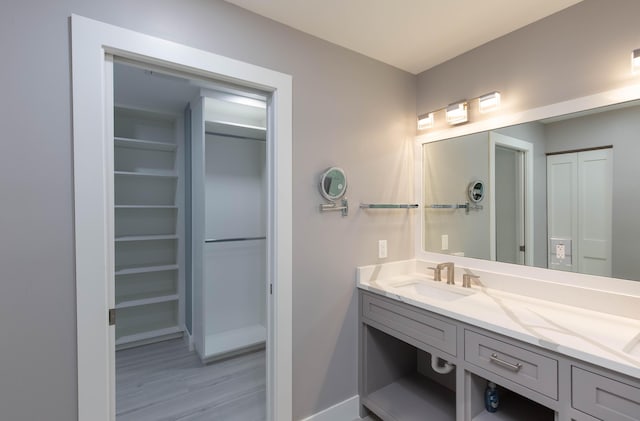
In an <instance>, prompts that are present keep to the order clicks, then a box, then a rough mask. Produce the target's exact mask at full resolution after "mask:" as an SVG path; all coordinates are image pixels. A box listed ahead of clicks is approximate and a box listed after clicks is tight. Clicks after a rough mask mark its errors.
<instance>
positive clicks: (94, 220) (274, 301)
mask: <svg viewBox="0 0 640 421" xmlns="http://www.w3.org/2000/svg"><path fill="white" fill-rule="evenodd" d="M71 30H72V31H71V32H72V39H71V41H72V44H71V48H72V79H73V80H72V83H73V147H74V150H73V152H74V199H75V206H74V209H75V258H76V263H75V269H76V273H75V276H76V305H77V342H78V347H77V352H78V419H79V421H112V420H114V419H115V395H114V391H115V389H114V378H115V371H114V361H113V357H114V349H115V329H114V328H113V327H109V326H108V318H107V314H108V309H109V308H110V306H113V287H112V285H113V282H114V281H113V279H114V273H113V271H114V267H113V220H114V218H113V204H114V203H113V172H112V165H113V163H112V159H113V158H112V156H113V137H112V131H113V127H112V118H113V108H112V104H110V103H109V102H110V99H109V97H110V95H109V90H112V89H113V81H112V77H111V75H110V72H111V69H112V68H111V65H112V63H111V62H109V61H108V60H107V56H108V55H115V56H118V57H124V58H129V59H134V60H136V61H139V62H141V63H148V64H157V65H160V66H163V67H166V68H168V69H173V70H178V71H182V72H187V73H190V74H193V75H197V76H203V77H207V78H212V79H215V80H219V81H223V82H233V83H236V84H240V85H244V86H247V87H251V88H257V89H260V90H263V91H265V92H270V93H271V98H270V101H269V105H270V110H271V112H270V115H269V124H270V126H269V127H270V128H271V129H272V130H269V133H270V138H269V139H268V142H267V148H268V152H267V161H268V163H267V166H268V180H269V181H268V184H269V187H268V196H269V199H268V201H269V220H268V226H267V238H268V239H269V241H268V246H267V247H268V250H269V252H268V254H269V256H268V259H269V262H268V276H269V277H270V279H271V280H272V283H273V295H271V296H270V300H269V306H268V309H267V312H268V329H267V330H268V333H267V419H269V420H273V421H275V420H288V419H289V420H290V419H291V417H292V363H291V356H292V181H291V180H292V79H291V76H289V75H286V74H283V73H279V72H275V71H272V70H268V69H265V68H262V67H258V66H254V65H251V64H247V63H243V62H240V61H237V60H232V59H229V58H226V57H222V56H219V55H216V54H213V53H209V52H206V51H202V50H198V49H195V48H191V47H188V46H185V45H181V44H177V43H174V42H170V41H166V40H162V39H159V38H155V37H151V36H148V35H144V34H141V33H138V32H134V31H131V30H127V29H123V28H119V27H116V26H112V25H108V24H105V23H102V22H98V21H95V20H91V19H87V18H84V17H81V16H77V15H72V16H71ZM109 108H110V109H109Z"/></svg>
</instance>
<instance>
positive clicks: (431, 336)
mask: <svg viewBox="0 0 640 421" xmlns="http://www.w3.org/2000/svg"><path fill="white" fill-rule="evenodd" d="M362 315H363V316H364V317H365V318H367V319H369V320H372V321H375V322H378V323H380V324H383V325H385V326H387V327H389V328H391V329H393V330H395V331H398V332H400V333H403V334H405V335H407V336H409V337H411V338H413V339H415V340H417V341H420V342H422V343H424V344H427V345H430V346H432V347H434V348H437V349H439V350H441V351H444V352H446V353H448V354H450V355H453V356H455V355H456V329H457V327H456V325H454V324H452V323H448V322H445V321H443V320H440V319H438V318H435V317H431V316H429V315H427V314H426V311H421V310H419V309H417V310H412V309H411V308H408V306H405V305H403V304H400V303H394V302H392V301H390V300H386V299H382V298H378V297H373V296H370V295H366V294H363V295H362Z"/></svg>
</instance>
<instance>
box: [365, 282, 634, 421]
mask: <svg viewBox="0 0 640 421" xmlns="http://www.w3.org/2000/svg"><path fill="white" fill-rule="evenodd" d="M359 297H360V367H359V371H360V378H359V393H360V402H361V416H365V415H367V414H370V413H374V414H375V415H377V416H378V417H379V418H381V419H382V420H385V421H387V420H393V421H400V420H416V421H417V420H427V419H428V420H438V421H440V420H451V421H598V420H601V421H640V381H638V379H634V378H630V377H627V376H623V375H619V374H616V373H613V372H611V371H609V370H606V369H603V368H600V367H594V366H591V365H590V364H586V363H583V362H580V361H577V360H574V359H572V358H569V357H567V356H564V355H562V354H558V353H554V352H551V351H548V350H546V349H542V348H539V347H536V346H533V345H529V344H526V343H523V342H520V341H518V340H516V339H513V338H510V337H506V336H504V335H499V334H495V333H493V332H489V331H486V330H484V329H480V328H478V327H475V326H471V325H468V324H466V323H463V322H460V321H457V320H454V319H451V318H448V317H444V316H441V315H438V314H434V313H432V312H430V311H427V310H424V309H421V308H418V307H415V306H412V305H409V304H406V303H402V302H399V301H397V300H393V299H390V298H387V297H383V296H381V295H378V294H375V293H371V292H369V291H362V290H361V291H360V292H359ZM433 356H435V357H438V358H439V359H445V360H447V361H448V362H449V363H451V364H453V365H454V366H455V368H454V369H453V371H452V372H451V373H449V374H437V373H436V372H435V371H434V370H433V369H432V368H431V363H432V357H433ZM439 359H436V361H437V362H438V365H439V366H440V367H442V366H441V363H442V360H439ZM488 381H491V382H494V383H496V384H497V385H498V387H499V390H500V395H501V404H500V408H499V410H498V412H495V413H490V412H487V411H486V410H485V409H484V391H485V388H486V387H487V382H488Z"/></svg>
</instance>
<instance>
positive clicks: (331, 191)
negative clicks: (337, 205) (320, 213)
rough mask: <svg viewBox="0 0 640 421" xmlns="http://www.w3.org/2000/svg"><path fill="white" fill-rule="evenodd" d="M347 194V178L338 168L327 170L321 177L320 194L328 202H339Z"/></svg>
mask: <svg viewBox="0 0 640 421" xmlns="http://www.w3.org/2000/svg"><path fill="white" fill-rule="evenodd" d="M346 192H347V176H346V175H345V173H344V171H343V170H342V169H341V168H338V167H331V168H329V169H327V170H326V171H325V172H324V173H323V174H322V176H321V177H320V193H321V194H322V196H323V197H324V198H325V199H327V200H331V201H333V200H338V199H340V198H341V197H342V196H344V194H345V193H346Z"/></svg>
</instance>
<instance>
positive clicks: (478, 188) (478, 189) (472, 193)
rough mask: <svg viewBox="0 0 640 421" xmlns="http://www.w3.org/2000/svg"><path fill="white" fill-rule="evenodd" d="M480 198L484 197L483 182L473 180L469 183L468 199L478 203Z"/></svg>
mask: <svg viewBox="0 0 640 421" xmlns="http://www.w3.org/2000/svg"><path fill="white" fill-rule="evenodd" d="M482 199H484V182H483V181H481V180H475V181H472V182H471V183H469V200H471V201H472V202H473V203H478V202H479V201H481V200H482Z"/></svg>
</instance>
